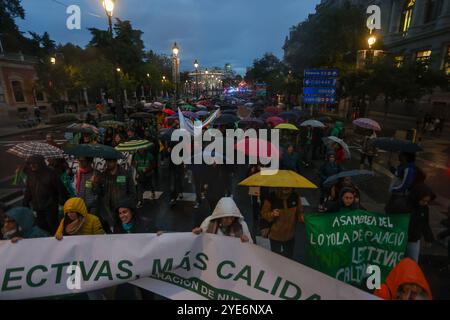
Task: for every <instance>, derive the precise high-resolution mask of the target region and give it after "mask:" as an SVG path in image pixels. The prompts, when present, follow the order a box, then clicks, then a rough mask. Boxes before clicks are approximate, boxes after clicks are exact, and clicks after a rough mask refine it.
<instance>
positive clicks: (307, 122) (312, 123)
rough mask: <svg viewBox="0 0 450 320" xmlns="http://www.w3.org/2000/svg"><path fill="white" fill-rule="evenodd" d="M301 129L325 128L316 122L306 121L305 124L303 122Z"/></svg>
mask: <svg viewBox="0 0 450 320" xmlns="http://www.w3.org/2000/svg"><path fill="white" fill-rule="evenodd" d="M300 126H301V127H308V126H311V127H315V128H325V125H324V124H323V123H322V122H320V121H317V120H306V121H305V122H303V123H302V124H301V125H300Z"/></svg>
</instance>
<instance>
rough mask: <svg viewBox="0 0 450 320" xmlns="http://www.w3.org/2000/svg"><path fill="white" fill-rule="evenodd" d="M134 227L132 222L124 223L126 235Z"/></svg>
mask: <svg viewBox="0 0 450 320" xmlns="http://www.w3.org/2000/svg"><path fill="white" fill-rule="evenodd" d="M133 226H134V223H132V222H129V223H122V228H123V230H125V232H126V233H130V232H131V229H132V228H133Z"/></svg>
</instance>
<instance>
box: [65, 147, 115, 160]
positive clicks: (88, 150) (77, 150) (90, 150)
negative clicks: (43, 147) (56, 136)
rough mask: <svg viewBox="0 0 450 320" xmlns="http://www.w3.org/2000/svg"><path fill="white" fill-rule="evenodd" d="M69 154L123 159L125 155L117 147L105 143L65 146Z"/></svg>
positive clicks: (78, 156)
mask: <svg viewBox="0 0 450 320" xmlns="http://www.w3.org/2000/svg"><path fill="white" fill-rule="evenodd" d="M64 151H65V152H66V153H67V154H70V155H72V156H75V157H77V158H81V157H83V158H103V159H122V158H123V155H122V153H120V152H119V151H117V150H116V149H114V148H113V147H110V146H105V145H103V144H77V145H69V146H67V147H65V148H64Z"/></svg>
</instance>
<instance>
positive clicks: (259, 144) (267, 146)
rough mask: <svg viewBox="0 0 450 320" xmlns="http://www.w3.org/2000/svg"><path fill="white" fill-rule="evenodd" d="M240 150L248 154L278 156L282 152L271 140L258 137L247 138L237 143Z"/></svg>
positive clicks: (237, 148)
mask: <svg viewBox="0 0 450 320" xmlns="http://www.w3.org/2000/svg"><path fill="white" fill-rule="evenodd" d="M252 146H253V148H252ZM235 149H236V150H237V151H238V152H242V153H244V154H245V155H246V156H251V157H259V156H261V155H262V156H267V157H278V156H279V154H280V152H279V150H278V148H277V147H276V146H275V145H274V144H273V143H272V142H270V141H266V140H263V139H257V138H245V139H242V140H240V141H239V142H238V143H236V145H235Z"/></svg>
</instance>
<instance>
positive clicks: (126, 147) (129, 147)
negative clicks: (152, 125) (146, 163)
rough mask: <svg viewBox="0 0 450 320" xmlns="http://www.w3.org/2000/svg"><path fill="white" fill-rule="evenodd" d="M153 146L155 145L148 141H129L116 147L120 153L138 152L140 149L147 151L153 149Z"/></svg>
mask: <svg viewBox="0 0 450 320" xmlns="http://www.w3.org/2000/svg"><path fill="white" fill-rule="evenodd" d="M152 145H153V143H151V142H150V141H148V140H131V141H127V142H124V143H121V144H119V145H118V146H117V147H116V150H118V151H123V152H126V151H137V150H140V149H147V148H149V147H151V146H152Z"/></svg>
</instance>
